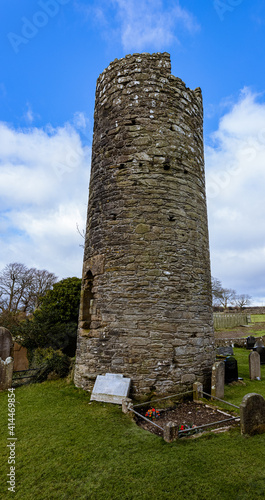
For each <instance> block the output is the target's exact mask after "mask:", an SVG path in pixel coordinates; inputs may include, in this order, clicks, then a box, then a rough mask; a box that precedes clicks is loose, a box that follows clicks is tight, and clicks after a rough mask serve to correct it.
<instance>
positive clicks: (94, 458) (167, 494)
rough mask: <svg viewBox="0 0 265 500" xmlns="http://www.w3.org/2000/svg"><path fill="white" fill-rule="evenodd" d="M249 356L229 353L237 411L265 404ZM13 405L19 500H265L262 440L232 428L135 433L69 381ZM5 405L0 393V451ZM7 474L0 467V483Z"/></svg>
mask: <svg viewBox="0 0 265 500" xmlns="http://www.w3.org/2000/svg"><path fill="white" fill-rule="evenodd" d="M248 356H249V351H248V350H247V349H245V348H234V357H235V358H236V360H237V362H238V376H239V377H240V378H242V379H243V380H242V381H241V383H240V384H237V383H231V384H230V385H227V384H226V385H225V396H224V399H225V401H227V402H230V403H232V404H234V405H237V406H239V405H240V404H241V402H242V399H243V397H244V395H245V394H249V393H253V392H254V393H258V394H260V395H262V396H263V397H265V365H261V380H250V377H249V366H248ZM16 401H17V403H18V404H17V405H16V436H17V439H18V441H17V449H16V453H17V458H16V467H17V475H16V483H17V487H16V490H17V497H18V498H19V499H21V500H24V499H25V500H30V499H33V498H38V499H40V500H41V499H46V498H80V499H86V498H95V499H101V498H102V499H103V498H104V499H119V498H126V499H134V498H143V499H147V498H149V497H150V495H152V496H153V495H156V496H158V497H160V498H165V499H170V498H176V496H177V497H178V498H191V499H193V498H194V499H196V498H199V499H204V498H205V499H206V498H215V497H216V496H218V497H219V498H222V499H230V500H233V499H238V498H248V499H249V498H263V497H264V494H265V486H264V484H265V483H264V480H265V474H264V446H265V434H256V435H254V436H251V437H249V436H248V435H241V433H240V428H239V427H238V426H233V427H232V428H231V429H230V430H229V431H228V432H222V433H218V434H215V433H212V432H205V433H203V434H202V435H201V436H200V437H198V438H196V439H193V438H190V437H187V438H182V439H178V440H176V441H174V442H172V443H166V442H165V441H164V439H163V438H162V437H161V436H158V435H156V434H154V433H151V432H149V431H148V430H145V429H143V428H142V427H139V426H138V425H137V424H136V421H135V419H134V418H132V417H131V416H130V415H128V414H124V413H123V412H122V409H121V405H118V404H109V403H104V402H97V401H91V399H90V393H89V392H87V391H84V390H82V389H79V388H76V387H74V385H73V383H72V382H71V380H57V381H47V382H43V383H41V384H30V385H25V386H22V387H19V388H17V389H16ZM186 404H188V402H187V403H186ZM207 404H208V405H209V406H211V405H213V408H216V407H218V408H219V409H223V410H224V411H225V412H227V410H228V407H227V406H226V405H225V404H224V403H221V402H218V405H217V404H216V402H211V401H209V400H207ZM6 406H7V392H6V391H4V392H1V393H0V414H1V419H0V422H1V423H0V429H1V434H0V435H1V438H0V439H1V442H2V444H3V450H5V444H6V432H7V418H6ZM158 408H159V406H158ZM146 409H148V407H147V408H146ZM237 412H238V410H236V409H235V413H237ZM157 422H159V420H157ZM7 454H8V452H7V451H6V456H7ZM5 468H6V460H2V461H1V464H0V470H1V473H2V474H3V476H4V474H5V473H6V471H5Z"/></svg>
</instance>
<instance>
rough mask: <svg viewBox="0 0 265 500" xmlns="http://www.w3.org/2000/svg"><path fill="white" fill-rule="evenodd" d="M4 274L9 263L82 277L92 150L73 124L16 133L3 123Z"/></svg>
mask: <svg viewBox="0 0 265 500" xmlns="http://www.w3.org/2000/svg"><path fill="white" fill-rule="evenodd" d="M0 138H1V141H0V200H1V201H0V210H1V216H0V227H1V236H0V240H1V241H0V244H1V258H0V268H3V267H4V266H5V265H6V264H8V263H9V262H15V261H16V262H22V263H24V264H26V265H28V266H35V267H38V268H46V269H48V270H49V271H52V272H54V273H55V274H56V275H58V276H60V277H66V276H73V275H79V276H80V275H81V270H82V257H83V255H82V253H83V252H82V249H81V248H80V246H79V245H80V244H82V239H81V237H80V236H79V235H78V233H77V230H76V224H77V223H78V224H79V227H81V228H83V227H84V226H85V218H86V205H87V197H88V180H89V170H90V148H88V147H84V146H83V145H82V143H81V139H80V136H79V134H78V133H77V131H76V130H75V128H74V127H73V126H71V125H70V124H65V126H64V127H58V128H56V129H54V128H52V127H51V126H48V127H47V128H46V129H38V128H29V129H23V130H16V129H13V128H11V127H10V126H9V125H8V124H6V123H0Z"/></svg>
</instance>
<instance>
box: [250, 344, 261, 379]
mask: <svg viewBox="0 0 265 500" xmlns="http://www.w3.org/2000/svg"><path fill="white" fill-rule="evenodd" d="M248 363H249V377H250V380H255V379H259V380H260V378H261V372H260V355H259V353H258V352H257V351H252V352H251V353H250V354H249V356H248Z"/></svg>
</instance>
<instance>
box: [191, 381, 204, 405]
mask: <svg viewBox="0 0 265 500" xmlns="http://www.w3.org/2000/svg"><path fill="white" fill-rule="evenodd" d="M202 398H203V385H202V383H201V382H194V384H193V401H198V400H199V399H202Z"/></svg>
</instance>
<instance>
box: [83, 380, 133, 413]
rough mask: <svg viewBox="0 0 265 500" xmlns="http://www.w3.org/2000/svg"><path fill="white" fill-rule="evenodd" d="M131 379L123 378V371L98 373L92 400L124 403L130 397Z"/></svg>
mask: <svg viewBox="0 0 265 500" xmlns="http://www.w3.org/2000/svg"><path fill="white" fill-rule="evenodd" d="M130 384H131V379H130V378H123V375H122V373H106V375H98V376H97V378H96V382H95V385H94V387H93V391H92V394H91V398H90V401H103V402H105V403H115V404H119V405H120V404H122V400H123V399H124V398H127V397H128V394H129V390H130Z"/></svg>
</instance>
